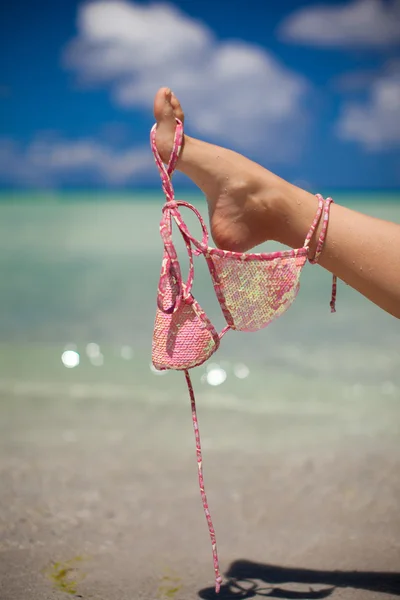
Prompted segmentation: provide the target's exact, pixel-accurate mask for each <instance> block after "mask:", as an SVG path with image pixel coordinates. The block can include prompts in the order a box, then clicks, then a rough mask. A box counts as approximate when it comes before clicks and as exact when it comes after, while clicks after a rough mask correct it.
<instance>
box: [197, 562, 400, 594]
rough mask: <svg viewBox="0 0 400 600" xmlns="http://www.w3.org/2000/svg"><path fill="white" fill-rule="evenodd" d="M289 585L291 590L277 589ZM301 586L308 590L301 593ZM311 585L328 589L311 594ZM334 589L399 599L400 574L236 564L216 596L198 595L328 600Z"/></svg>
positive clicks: (209, 590)
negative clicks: (386, 595) (377, 594)
mask: <svg viewBox="0 0 400 600" xmlns="http://www.w3.org/2000/svg"><path fill="white" fill-rule="evenodd" d="M259 582H261V583H259ZM289 583H290V584H291V586H290V587H291V589H290V590H289V589H283V588H282V587H279V586H280V585H281V586H282V585H285V584H289ZM295 584H299V585H300V584H301V586H302V587H303V589H302V590H300V589H299V590H298V591H295ZM304 585H307V586H308V587H309V589H308V590H304ZM313 585H317V586H319V587H321V586H328V587H325V588H324V589H319V590H313V588H312V586H313ZM336 588H354V589H360V590H368V591H373V592H381V593H385V594H391V597H393V596H400V573H382V572H369V571H368V572H363V571H316V570H313V569H296V568H288V567H279V566H276V565H264V564H261V563H254V562H250V561H246V560H238V561H235V562H234V563H232V564H231V566H230V567H229V569H228V571H227V572H226V573H225V582H224V585H223V586H221V591H220V593H219V594H216V593H215V591H214V588H206V589H203V590H200V591H199V592H198V594H199V597H200V598H203V599H204V600H245V599H246V598H256V597H264V598H281V599H282V600H317V599H318V598H328V597H329V596H331V594H332V593H333V592H334V590H335V589H336Z"/></svg>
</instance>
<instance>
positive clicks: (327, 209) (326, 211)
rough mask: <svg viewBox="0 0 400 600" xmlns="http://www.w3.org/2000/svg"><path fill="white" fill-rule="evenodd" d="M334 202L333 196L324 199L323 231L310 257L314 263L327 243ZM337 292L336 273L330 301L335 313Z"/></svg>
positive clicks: (310, 260)
mask: <svg viewBox="0 0 400 600" xmlns="http://www.w3.org/2000/svg"><path fill="white" fill-rule="evenodd" d="M318 196H319V195H318ZM318 199H319V201H320V199H322V196H319V198H318ZM332 202H333V200H332V198H327V199H326V200H325V201H324V200H323V201H322V203H323V221H322V228H321V233H320V235H319V238H318V242H317V247H316V250H315V255H314V257H313V258H309V259H308V260H309V262H310V263H311V264H312V265H315V264H317V263H318V261H319V258H320V256H321V253H322V250H323V247H324V244H325V239H326V234H327V232H328V222H329V215H330V207H331V204H332ZM319 206H320V205H318V211H319ZM319 217H321V215H319ZM318 220H319V219H318ZM336 292H337V277H336V275H333V276H332V295H331V301H330V307H331V312H333V313H334V312H336Z"/></svg>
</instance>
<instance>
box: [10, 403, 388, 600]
mask: <svg viewBox="0 0 400 600" xmlns="http://www.w3.org/2000/svg"><path fill="white" fill-rule="evenodd" d="M391 407H392V408H391ZM382 411H383V412H382ZM382 414H384V415H385V418H384V419H383V420H382ZM376 416H377V419H376V420H375V422H379V426H376V427H375V426H374V416H373V414H370V415H369V416H368V419H365V418H364V419H360V421H358V420H357V417H356V416H355V417H354V416H353V417H351V419H350V421H349V418H347V417H345V416H344V415H342V414H341V413H340V410H339V409H338V411H337V413H336V414H330V415H328V416H324V415H323V414H314V413H313V412H312V411H310V410H308V411H307V405H306V404H305V405H304V417H302V416H301V413H299V412H297V413H296V414H285V413H284V412H282V413H273V412H271V414H268V413H266V414H258V415H256V414H253V415H251V414H245V413H241V414H239V413H238V412H235V411H233V410H226V409H224V410H219V409H213V410H211V409H210V408H209V407H208V408H207V407H205V406H204V405H203V406H201V401H200V399H199V419H200V427H201V433H202V439H203V443H204V475H205V483H206V491H207V493H208V498H209V504H210V509H211V514H212V517H213V520H214V525H215V529H216V532H217V543H218V549H219V555H220V562H221V569H222V571H223V573H224V574H225V575H228V576H229V577H230V580H229V585H226V586H224V587H223V588H222V592H221V595H220V598H221V600H223V599H225V600H226V599H227V598H231V599H232V600H233V599H237V598H257V597H260V598H262V597H268V598H287V599H293V598H294V599H299V600H300V599H313V598H328V597H329V598H332V600H339V599H343V600H344V599H346V600H372V599H382V600H383V599H386V600H389V599H390V598H397V597H398V596H400V508H399V507H400V501H399V499H400V475H399V473H400V445H399V435H398V427H397V426H396V423H397V425H398V423H399V412H398V409H397V407H396V404H395V402H393V403H392V404H390V405H389V404H388V405H387V406H376ZM378 416H379V419H378ZM0 423H1V441H0V451H1V452H0V481H1V486H0V525H1V530H2V531H1V535H0V549H1V554H0V598H1V600H56V599H57V600H61V599H62V598H67V597H80V598H85V599H86V598H87V599H89V598H90V599H96V600H140V599H146V600H156V599H164V598H173V599H174V600H194V599H198V598H205V599H209V598H214V594H213V568H212V560H211V551H210V544H209V538H208V532H207V528H206V522H205V518H204V514H203V511H202V507H201V502H200V496H199V491H198V484H197V468H196V458H195V451H194V439H193V434H192V429H191V421H190V410H189V406H188V403H187V400H184V396H182V403H181V404H176V403H175V404H174V405H172V406H168V405H165V406H157V405H154V404H148V405H146V404H143V403H139V402H135V400H130V401H127V400H122V399H119V400H115V399H114V400H112V399H107V398H102V399H94V398H86V399H81V400H79V399H78V400H77V399H75V400H70V401H69V402H66V401H65V399H63V398H59V399H57V398H53V399H52V400H50V399H46V398H43V399H40V398H38V397H36V398H32V397H30V396H29V394H26V395H24V394H23V393H20V394H19V395H14V396H13V395H7V394H6V393H5V392H4V391H3V395H2V397H1V398H0ZM396 431H397V433H396ZM70 569H72V570H70ZM168 578H169V579H168ZM226 580H227V578H226V577H225V581H226ZM245 580H247V581H245ZM72 581H73V582H75V583H71V582H72ZM245 589H247V592H244V591H243V590H245ZM240 590H242V591H240Z"/></svg>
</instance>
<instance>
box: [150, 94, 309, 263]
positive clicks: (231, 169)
mask: <svg viewBox="0 0 400 600" xmlns="http://www.w3.org/2000/svg"><path fill="white" fill-rule="evenodd" d="M154 116H155V118H156V120H157V123H158V126H157V137H156V143H157V148H158V151H159V153H160V156H161V158H162V160H163V161H164V162H168V159H169V156H170V153H171V150H172V144H173V139H174V132H175V125H176V121H175V117H178V118H179V119H180V120H181V121H183V119H184V114H183V110H182V108H181V105H180V103H179V101H178V99H177V98H176V96H175V95H174V94H173V93H172V92H171V90H169V89H168V88H161V89H160V90H159V91H158V92H157V94H156V97H155V100H154ZM232 127H234V124H232ZM177 169H178V170H179V171H182V172H183V173H185V175H187V176H188V177H189V178H190V179H191V180H192V181H193V182H194V183H195V184H196V185H197V186H198V187H199V188H200V189H201V190H202V191H203V193H204V194H205V196H206V198H207V202H208V209H209V216H210V225H211V235H212V237H213V239H214V242H215V244H216V245H217V246H218V247H219V248H223V249H225V250H234V251H239V252H244V251H246V250H249V249H250V248H253V247H254V246H257V245H259V244H261V243H262V242H264V241H266V240H277V241H283V240H282V239H281V237H280V231H281V230H282V228H285V227H286V225H287V223H286V221H287V217H286V214H287V213H286V212H285V211H283V206H284V203H283V202H282V199H283V198H286V199H287V198H291V197H293V198H294V197H296V198H297V202H298V198H299V196H298V192H300V193H303V194H304V193H305V194H307V195H309V194H308V193H307V192H304V191H303V190H299V188H295V187H294V186H292V185H290V184H289V183H287V182H286V181H284V180H283V179H281V178H280V177H277V176H276V175H274V174H273V173H271V172H270V171H268V170H267V169H264V168H263V167H261V166H260V165H258V164H256V163H254V162H252V161H250V160H248V159H247V158H245V157H244V156H242V155H240V154H237V153H236V152H233V151H232V150H227V149H226V148H220V147H219V146H214V145H212V144H208V143H206V142H202V141H200V140H197V139H194V138H191V137H189V136H187V135H185V139H184V145H183V150H182V153H181V156H180V158H179V161H178V164H177ZM296 190H297V192H296ZM296 193H297V196H296ZM289 229H290V228H289ZM306 231H307V230H306ZM284 241H285V243H287V241H286V239H285V240H284ZM293 241H294V240H293ZM296 241H297V240H296Z"/></svg>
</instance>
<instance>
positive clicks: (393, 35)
mask: <svg viewBox="0 0 400 600" xmlns="http://www.w3.org/2000/svg"><path fill="white" fill-rule="evenodd" d="M278 33H279V35H280V37H281V38H282V39H284V40H285V41H288V42H294V43H298V44H304V45H308V46H321V47H326V48H330V47H332V48H336V47H337V48H339V47H343V48H362V47H365V48H378V47H386V46H396V45H399V44H400V0H391V1H390V2H388V1H386V0H353V2H347V3H345V4H335V5H332V4H320V5H313V6H306V7H304V8H301V9H300V10H298V11H296V12H294V13H293V14H291V15H290V16H289V17H288V18H287V19H286V20H285V21H284V22H283V23H282V25H281V26H280V28H279V30H278Z"/></svg>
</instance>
